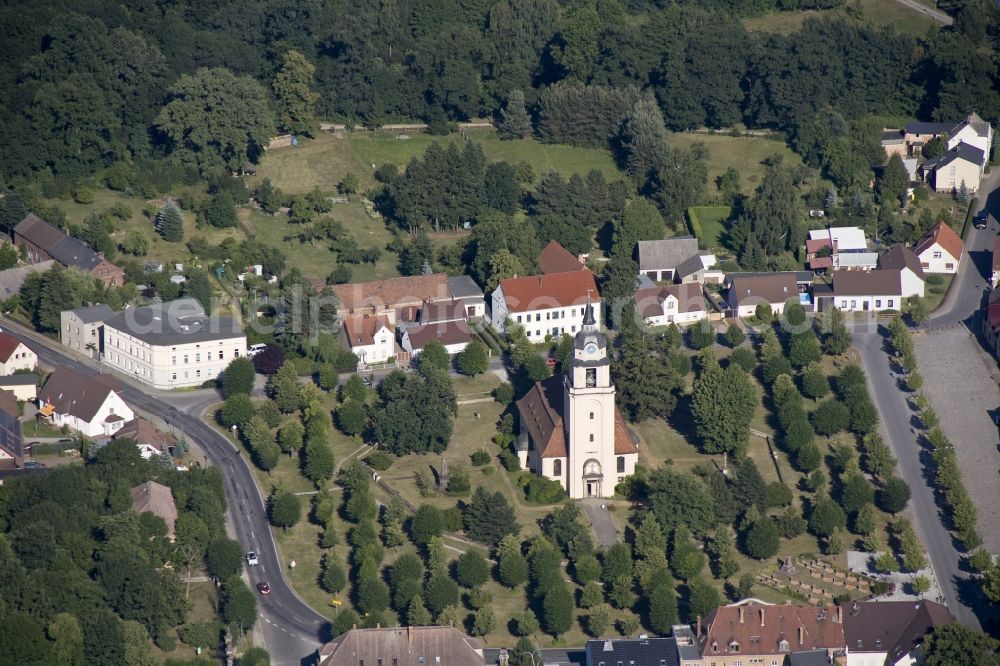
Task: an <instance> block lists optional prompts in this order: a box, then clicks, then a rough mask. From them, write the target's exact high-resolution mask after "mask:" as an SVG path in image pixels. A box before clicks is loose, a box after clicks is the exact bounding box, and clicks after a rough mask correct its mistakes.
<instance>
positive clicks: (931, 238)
mask: <svg viewBox="0 0 1000 666" xmlns="http://www.w3.org/2000/svg"><path fill="white" fill-rule="evenodd" d="M964 249H965V243H963V242H962V239H961V238H960V237H959V236H958V234H956V233H955V232H954V231H952V229H951V227H949V226H948V225H947V224H945V223H944V222H938V223H937V224H935V225H934V227H933V228H931V230H930V231H928V232H927V233H926V234H924V237H923V238H921V239H920V240H919V241H917V244H916V246H914V248H913V254H915V255H917V259H919V260H920V267H921V268H922V269H923V271H924V273H944V274H950V275H954V274H955V273H957V272H958V266H959V264H961V262H962V252H963V251H964Z"/></svg>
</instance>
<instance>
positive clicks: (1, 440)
mask: <svg viewBox="0 0 1000 666" xmlns="http://www.w3.org/2000/svg"><path fill="white" fill-rule="evenodd" d="M27 455H28V450H27V449H26V447H25V446H24V435H23V434H22V432H21V409H20V407H18V404H17V398H16V397H15V396H14V394H13V393H11V392H10V391H3V390H0V459H3V458H13V460H14V464H15V465H21V464H22V463H23V461H24V459H25V458H26V457H27Z"/></svg>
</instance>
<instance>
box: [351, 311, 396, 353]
mask: <svg viewBox="0 0 1000 666" xmlns="http://www.w3.org/2000/svg"><path fill="white" fill-rule="evenodd" d="M383 326H384V327H385V328H388V329H389V330H390V331H391V330H392V327H391V326H390V325H389V320H388V318H386V317H385V316H384V315H382V316H379V317H348V318H347V319H345V320H344V324H343V330H344V334H345V335H346V336H347V344H348V345H350V346H351V347H359V346H361V347H363V346H366V345H371V344H374V343H375V334H376V333H378V331H379V329H381V328H382V327H383Z"/></svg>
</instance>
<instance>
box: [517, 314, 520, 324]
mask: <svg viewBox="0 0 1000 666" xmlns="http://www.w3.org/2000/svg"><path fill="white" fill-rule="evenodd" d="M517 323H518V324H520V323H521V315H517Z"/></svg>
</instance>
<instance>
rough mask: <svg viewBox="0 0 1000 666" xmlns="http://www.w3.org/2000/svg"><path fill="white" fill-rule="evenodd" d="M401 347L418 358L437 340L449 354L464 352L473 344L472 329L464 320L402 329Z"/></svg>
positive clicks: (438, 322)
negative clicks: (427, 345)
mask: <svg viewBox="0 0 1000 666" xmlns="http://www.w3.org/2000/svg"><path fill="white" fill-rule="evenodd" d="M402 331H403V335H402V337H401V339H400V342H399V344H400V346H401V347H402V348H403V349H404V350H405V351H407V352H409V353H410V354H411V355H412V356H414V357H416V356H417V355H418V354H420V352H421V351H423V349H424V346H425V345H426V344H427V343H428V342H430V341H431V340H437V341H438V342H440V343H441V344H442V345H443V346H444V349H445V351H446V352H448V353H449V354H458V353H460V352H462V351H463V350H464V349H465V348H466V347H467V346H468V345H469V343H470V342H472V329H470V328H469V324H468V323H467V322H466V321H465V320H464V319H460V320H451V321H437V322H433V323H430V324H417V325H415V326H407V327H406V328H403V329H402Z"/></svg>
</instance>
